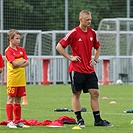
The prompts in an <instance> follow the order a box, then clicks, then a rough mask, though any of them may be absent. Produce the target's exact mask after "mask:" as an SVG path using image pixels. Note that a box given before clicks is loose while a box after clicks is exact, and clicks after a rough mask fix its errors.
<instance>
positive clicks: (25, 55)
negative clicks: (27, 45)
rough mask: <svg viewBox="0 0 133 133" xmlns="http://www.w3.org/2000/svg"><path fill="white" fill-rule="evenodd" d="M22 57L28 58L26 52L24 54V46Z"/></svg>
mask: <svg viewBox="0 0 133 133" xmlns="http://www.w3.org/2000/svg"><path fill="white" fill-rule="evenodd" d="M23 58H24V59H25V60H28V57H27V54H26V51H25V49H24V48H23Z"/></svg>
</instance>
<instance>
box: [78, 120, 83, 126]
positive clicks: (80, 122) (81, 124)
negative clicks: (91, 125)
mask: <svg viewBox="0 0 133 133" xmlns="http://www.w3.org/2000/svg"><path fill="white" fill-rule="evenodd" d="M78 126H79V127H85V124H84V120H83V119H80V120H79V121H78Z"/></svg>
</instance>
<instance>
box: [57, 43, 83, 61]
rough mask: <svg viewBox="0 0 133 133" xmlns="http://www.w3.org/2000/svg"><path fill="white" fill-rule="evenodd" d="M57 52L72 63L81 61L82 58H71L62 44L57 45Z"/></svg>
mask: <svg viewBox="0 0 133 133" xmlns="http://www.w3.org/2000/svg"><path fill="white" fill-rule="evenodd" d="M56 49H57V51H58V52H59V53H60V54H61V55H62V56H64V57H65V58H66V59H68V60H70V61H74V62H77V61H81V58H80V57H79V56H70V55H69V54H68V53H67V52H66V51H65V49H64V48H63V47H62V45H61V44H60V43H58V44H57V46H56Z"/></svg>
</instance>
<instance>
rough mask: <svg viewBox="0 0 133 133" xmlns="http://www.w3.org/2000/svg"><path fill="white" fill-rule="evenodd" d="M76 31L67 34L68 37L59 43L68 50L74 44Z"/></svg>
mask: <svg viewBox="0 0 133 133" xmlns="http://www.w3.org/2000/svg"><path fill="white" fill-rule="evenodd" d="M75 31H76V29H73V30H71V31H70V32H68V33H67V35H66V36H65V37H63V38H62V39H61V40H60V41H59V43H60V44H61V45H62V46H63V47H64V48H66V47H67V46H68V45H70V44H72V41H73V36H74V33H75Z"/></svg>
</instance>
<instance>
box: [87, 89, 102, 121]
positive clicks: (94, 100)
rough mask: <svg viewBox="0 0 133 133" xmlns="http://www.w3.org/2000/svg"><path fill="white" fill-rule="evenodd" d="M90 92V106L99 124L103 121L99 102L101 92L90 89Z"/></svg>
mask: <svg viewBox="0 0 133 133" xmlns="http://www.w3.org/2000/svg"><path fill="white" fill-rule="evenodd" d="M89 92H90V95H91V99H90V104H91V108H92V111H93V116H94V119H95V122H99V121H101V120H102V119H101V117H100V109H99V100H98V97H99V90H98V89H89Z"/></svg>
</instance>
